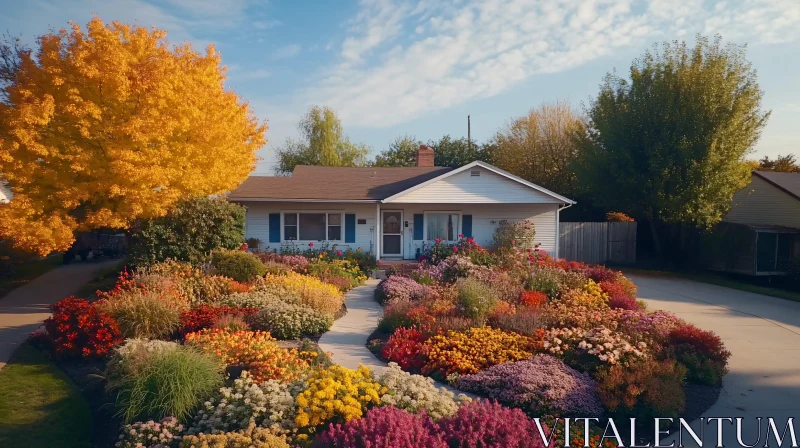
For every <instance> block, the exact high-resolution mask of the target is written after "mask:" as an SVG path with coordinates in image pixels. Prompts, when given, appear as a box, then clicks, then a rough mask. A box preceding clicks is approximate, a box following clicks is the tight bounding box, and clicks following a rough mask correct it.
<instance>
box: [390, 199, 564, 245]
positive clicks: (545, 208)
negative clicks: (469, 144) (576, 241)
mask: <svg viewBox="0 0 800 448" xmlns="http://www.w3.org/2000/svg"><path fill="white" fill-rule="evenodd" d="M381 207H382V208H383V209H387V210H388V209H392V210H403V220H405V221H408V224H409V226H408V228H407V229H406V232H405V233H404V235H403V239H404V241H403V248H404V255H405V258H414V255H415V254H416V249H417V248H418V247H421V246H422V243H423V241H414V240H413V237H414V229H413V227H414V215H415V214H424V213H425V212H431V211H453V212H460V213H461V214H462V215H472V236H473V237H475V241H476V242H477V243H478V244H480V245H482V246H487V245H489V244H491V243H492V240H493V238H494V230H495V229H496V228H497V227H498V226H499V225H500V221H504V220H505V221H522V220H525V219H528V220H530V221H531V222H532V223H533V225H534V230H535V231H536V237H535V239H534V241H535V242H536V243H537V244H540V247H541V249H542V250H545V251H547V252H550V253H552V254H555V248H556V213H557V210H558V204H485V205H484V204H470V205H454V204H425V205H420V204H381ZM459 231H460V230H459Z"/></svg>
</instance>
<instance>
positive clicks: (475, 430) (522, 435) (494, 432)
mask: <svg viewBox="0 0 800 448" xmlns="http://www.w3.org/2000/svg"><path fill="white" fill-rule="evenodd" d="M437 425H438V426H439V428H440V429H441V431H442V433H443V434H444V439H445V442H446V443H447V446H448V447H449V448H478V447H486V448H488V447H497V448H544V444H543V443H542V438H541V436H540V434H539V430H538V429H537V427H536V424H535V423H534V422H533V420H531V419H530V418H528V417H527V416H526V415H525V413H523V412H522V411H520V410H519V409H510V408H506V407H503V406H501V405H500V404H498V403H497V402H494V401H486V400H477V401H473V402H472V403H467V404H465V405H464V406H461V407H460V408H459V409H458V412H456V413H455V415H453V416H452V417H449V418H443V419H441V420H439V421H438V422H437ZM542 429H543V430H544V433H545V434H549V433H550V429H549V428H548V427H547V425H545V424H542ZM553 447H555V442H551V443H550V445H549V446H548V448H553Z"/></svg>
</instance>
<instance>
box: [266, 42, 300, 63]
mask: <svg viewBox="0 0 800 448" xmlns="http://www.w3.org/2000/svg"><path fill="white" fill-rule="evenodd" d="M302 49H303V48H302V47H301V46H300V45H297V44H291V45H286V46H285V47H281V48H278V49H277V50H276V51H275V53H273V54H272V57H273V59H287V58H291V57H293V56H297V55H298V54H299V53H300V50H302Z"/></svg>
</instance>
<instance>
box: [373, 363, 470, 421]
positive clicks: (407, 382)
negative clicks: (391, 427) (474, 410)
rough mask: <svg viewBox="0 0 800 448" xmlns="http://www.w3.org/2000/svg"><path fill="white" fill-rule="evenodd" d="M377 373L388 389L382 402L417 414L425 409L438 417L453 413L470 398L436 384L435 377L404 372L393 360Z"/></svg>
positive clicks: (382, 397)
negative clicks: (457, 394)
mask: <svg viewBox="0 0 800 448" xmlns="http://www.w3.org/2000/svg"><path fill="white" fill-rule="evenodd" d="M373 376H374V377H375V380H376V381H377V382H378V383H380V384H382V385H383V386H384V387H386V389H387V392H386V393H385V394H383V395H382V396H381V403H382V405H384V406H394V407H396V408H399V409H403V410H405V411H408V412H411V413H413V414H418V413H420V412H422V411H424V412H425V413H426V414H427V415H428V416H430V417H431V418H432V419H434V420H438V419H440V418H442V417H449V416H451V415H453V414H454V413H455V412H456V410H458V406H459V405H461V404H462V403H466V402H469V401H470V399H469V398H468V397H467V396H466V395H463V394H460V395H459V396H458V397H456V395H455V394H454V393H453V392H450V391H449V390H447V389H445V388H443V387H442V388H438V387H436V384H435V383H434V381H433V379H432V378H428V377H424V376H422V375H412V374H410V373H407V372H403V371H402V370H401V369H400V366H398V365H397V364H396V363H393V362H392V363H389V368H386V369H383V370H382V371H381V372H380V373H378V372H375V373H373Z"/></svg>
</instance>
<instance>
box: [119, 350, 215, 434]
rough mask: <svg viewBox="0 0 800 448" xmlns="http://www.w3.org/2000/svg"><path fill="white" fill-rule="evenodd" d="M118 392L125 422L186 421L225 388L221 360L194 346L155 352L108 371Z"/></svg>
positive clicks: (120, 408)
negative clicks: (203, 403) (151, 419)
mask: <svg viewBox="0 0 800 448" xmlns="http://www.w3.org/2000/svg"><path fill="white" fill-rule="evenodd" d="M107 376H108V380H109V382H108V389H109V390H111V391H114V392H116V393H117V401H116V405H117V413H118V414H119V415H120V416H121V417H122V419H123V421H125V422H133V421H136V420H137V419H142V418H155V419H160V418H164V417H167V416H173V417H175V418H177V419H178V420H183V419H184V418H186V417H187V416H189V415H191V413H192V412H193V411H194V410H195V409H196V408H197V406H198V405H199V403H201V400H202V399H203V398H205V397H207V396H209V395H211V394H212V393H213V392H214V391H215V390H217V389H218V388H219V387H220V386H221V385H222V380H223V376H222V367H221V366H220V364H219V362H218V361H217V359H215V358H214V357H213V356H210V355H208V354H207V353H204V352H201V351H200V350H197V349H195V348H193V347H186V346H178V347H177V348H175V349H170V350H155V351H153V352H152V353H151V354H150V355H149V356H145V357H143V358H142V359H139V360H138V362H137V363H136V364H135V367H134V365H133V364H131V365H126V364H124V363H123V364H121V365H120V366H119V368H118V369H115V370H109V372H108V375H107Z"/></svg>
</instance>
